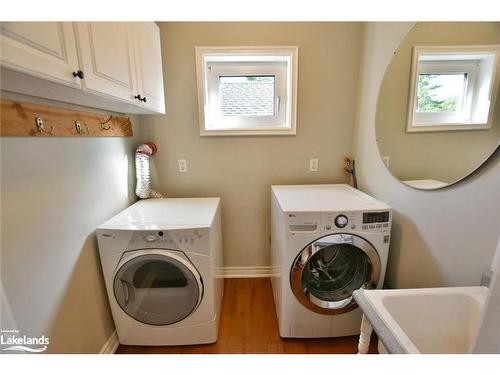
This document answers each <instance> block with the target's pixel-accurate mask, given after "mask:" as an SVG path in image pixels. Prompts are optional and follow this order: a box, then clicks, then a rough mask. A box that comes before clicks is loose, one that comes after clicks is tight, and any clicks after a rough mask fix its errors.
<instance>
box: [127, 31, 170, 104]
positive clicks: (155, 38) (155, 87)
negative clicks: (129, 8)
mask: <svg viewBox="0 0 500 375" xmlns="http://www.w3.org/2000/svg"><path fill="white" fill-rule="evenodd" d="M132 28H133V30H134V31H133V34H134V36H135V45H136V60H137V77H138V80H137V82H138V86H139V92H140V94H141V96H142V97H143V98H145V99H143V106H144V107H147V108H149V109H152V110H154V111H155V112H161V113H165V96H164V93H163V69H162V61H161V43H160V30H159V28H158V26H157V25H156V24H155V23H154V22H138V23H135V24H133V25H132ZM144 100H146V101H145V102H144Z"/></svg>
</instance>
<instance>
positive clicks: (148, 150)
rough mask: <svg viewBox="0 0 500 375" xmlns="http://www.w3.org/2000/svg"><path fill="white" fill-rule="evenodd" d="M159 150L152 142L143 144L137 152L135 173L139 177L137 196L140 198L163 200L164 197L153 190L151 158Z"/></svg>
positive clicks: (136, 189)
mask: <svg viewBox="0 0 500 375" xmlns="http://www.w3.org/2000/svg"><path fill="white" fill-rule="evenodd" d="M157 150H158V148H157V147H156V145H155V144H154V143H152V142H146V143H143V144H142V145H139V146H138V147H137V148H136V150H135V173H136V177H137V186H136V188H135V194H136V195H137V196H138V197H139V198H142V199H145V198H163V195H161V194H160V193H158V192H156V191H154V190H151V175H150V172H149V158H150V156H151V155H153V154H154V153H155V152H156V151H157Z"/></svg>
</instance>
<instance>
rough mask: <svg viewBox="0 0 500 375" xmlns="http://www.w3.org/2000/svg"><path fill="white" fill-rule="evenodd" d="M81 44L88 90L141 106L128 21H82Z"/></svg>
mask: <svg viewBox="0 0 500 375" xmlns="http://www.w3.org/2000/svg"><path fill="white" fill-rule="evenodd" d="M77 30H78V43H79V49H80V57H81V61H82V70H83V72H84V74H85V79H84V82H83V84H84V90H85V91H89V92H97V93H99V94H104V95H107V96H112V97H115V98H119V99H122V100H125V101H128V102H133V103H138V100H137V99H134V96H135V95H137V94H138V92H137V88H136V83H135V82H136V77H135V75H136V67H135V59H134V46H133V40H132V38H131V34H130V27H129V25H128V23H126V22H79V23H78V24H77Z"/></svg>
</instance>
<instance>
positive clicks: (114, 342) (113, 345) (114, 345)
mask: <svg viewBox="0 0 500 375" xmlns="http://www.w3.org/2000/svg"><path fill="white" fill-rule="evenodd" d="M118 345H120V342H119V341H118V335H117V334H116V331H113V333H112V334H111V336H109V338H108V341H106V343H105V344H104V346H103V347H102V349H101V351H100V352H99V354H114V353H115V352H116V349H118Z"/></svg>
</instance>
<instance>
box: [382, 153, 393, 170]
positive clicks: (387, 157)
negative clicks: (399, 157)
mask: <svg viewBox="0 0 500 375" xmlns="http://www.w3.org/2000/svg"><path fill="white" fill-rule="evenodd" d="M390 160H391V158H390V157H389V156H382V161H383V162H384V164H385V166H386V167H387V168H389V162H390Z"/></svg>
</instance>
